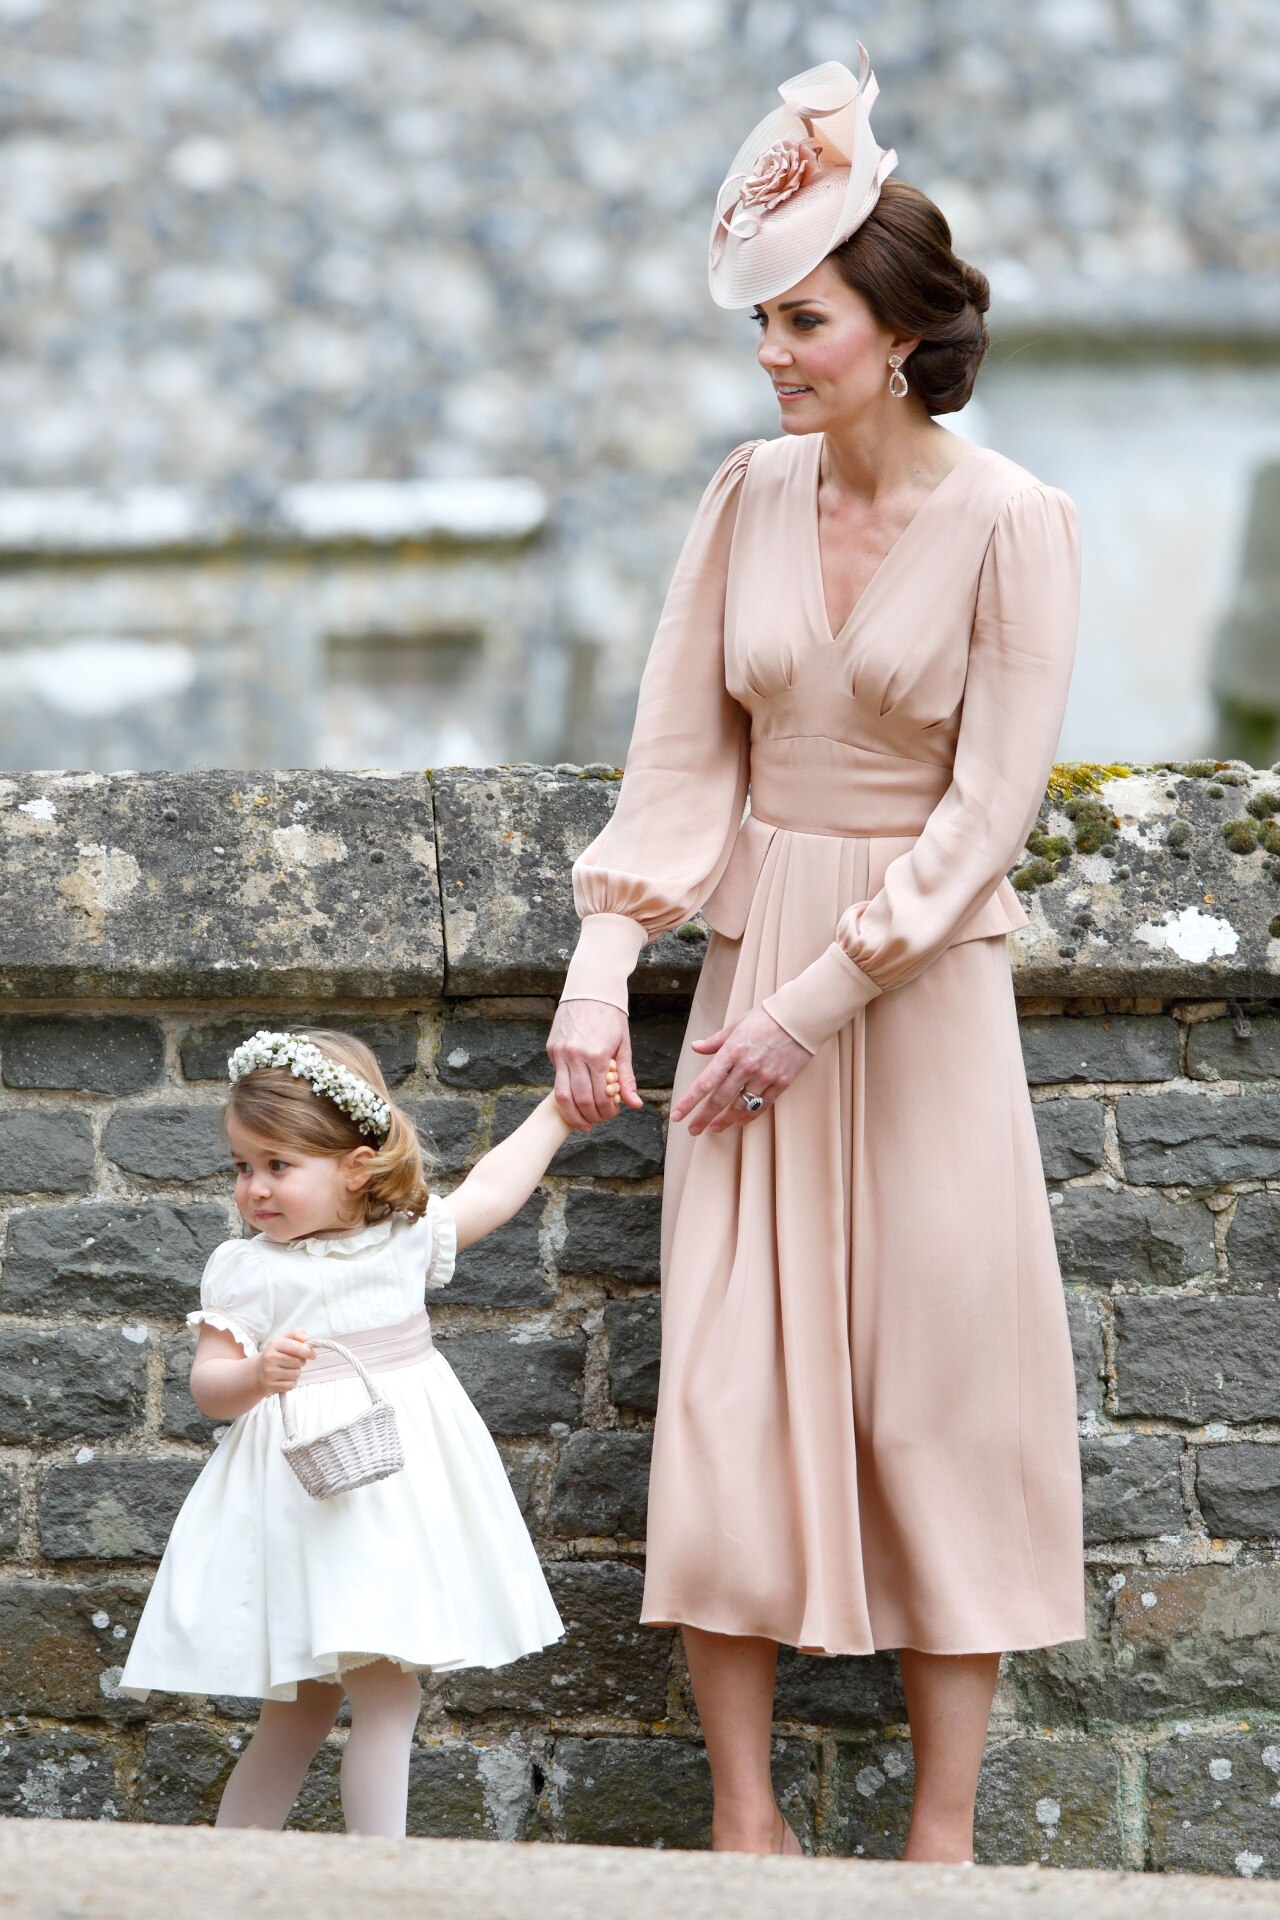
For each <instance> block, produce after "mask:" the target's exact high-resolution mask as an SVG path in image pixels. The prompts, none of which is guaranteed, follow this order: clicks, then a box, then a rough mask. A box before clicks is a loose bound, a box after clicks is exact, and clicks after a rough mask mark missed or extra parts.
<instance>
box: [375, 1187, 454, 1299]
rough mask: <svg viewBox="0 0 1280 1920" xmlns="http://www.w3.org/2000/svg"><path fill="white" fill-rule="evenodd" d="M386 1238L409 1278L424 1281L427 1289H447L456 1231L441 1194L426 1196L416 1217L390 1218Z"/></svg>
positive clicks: (395, 1216)
mask: <svg viewBox="0 0 1280 1920" xmlns="http://www.w3.org/2000/svg"><path fill="white" fill-rule="evenodd" d="M388 1237H389V1240H390V1243H391V1245H392V1246H393V1247H394V1248H395V1250H396V1253H397V1256H398V1257H399V1258H400V1259H401V1260H402V1262H406V1263H407V1267H408V1272H409V1277H410V1278H412V1279H413V1280H415V1281H416V1280H419V1279H425V1282H426V1285H427V1286H428V1287H443V1286H447V1284H448V1282H449V1281H450V1280H451V1279H452V1277H453V1265H454V1261H455V1260H456V1258H457V1254H458V1229H457V1226H456V1224H455V1222H454V1218H453V1212H452V1209H451V1208H450V1206H449V1202H448V1201H447V1200H446V1199H445V1198H444V1196H443V1194H439V1193H430V1194H428V1196H427V1204H426V1206H425V1207H424V1208H423V1209H422V1212H421V1213H419V1214H415V1215H412V1216H410V1215H409V1214H404V1213H397V1214H393V1215H392V1216H391V1222H390V1232H389V1236H388Z"/></svg>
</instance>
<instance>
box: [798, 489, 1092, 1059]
mask: <svg viewBox="0 0 1280 1920" xmlns="http://www.w3.org/2000/svg"><path fill="white" fill-rule="evenodd" d="M1079 550H1080V549H1079V527H1078V523H1077V519H1076V512H1075V508H1074V506H1073V504H1072V502H1071V500H1070V499H1069V497H1068V496H1067V495H1066V494H1065V493H1062V492H1060V491H1059V490H1058V489H1057V488H1055V487H1044V486H1038V485H1037V486H1032V487H1028V488H1026V489H1025V490H1024V491H1022V492H1020V493H1016V494H1014V495H1013V496H1012V497H1011V498H1010V499H1009V500H1008V501H1006V503H1005V505H1004V507H1003V509H1002V511H1001V513H1000V517H999V519H998V521H997V522H996V525H995V528H994V531H993V533H992V537H991V540H990V543H989V545H988V547H987V551H986V554H985V556H984V559H983V564H982V572H981V576H980V579H979V582H978V591H977V600H976V605H975V611H974V623H973V634H972V639H971V643H970V650H969V664H968V669H967V673H966V678H965V688H964V703H963V706H962V708H961V715H960V730H959V735H958V738H957V741H956V755H955V763H954V766H953V769H952V779H951V784H950V786H949V787H948V789H947V791H946V793H944V795H943V796H942V799H941V800H940V801H939V802H938V804H937V806H936V807H935V808H934V810H933V812H932V814H931V815H930V816H929V819H928V820H927V821H926V823H925V826H924V830H923V832H922V833H921V834H920V836H919V838H918V839H917V840H916V841H915V842H914V844H913V845H912V846H911V847H910V848H909V849H908V850H907V851H906V852H905V853H903V854H900V855H899V857H898V858H897V859H896V860H894V861H892V862H891V863H890V865H889V866H888V868H887V869H886V872H885V876H884V882H883V884H882V886H881V887H880V889H879V891H878V892H877V893H875V894H874V895H873V896H872V898H871V899H869V900H860V901H857V902H855V903H854V904H852V905H851V906H849V907H847V908H846V909H845V911H844V912H843V913H842V914H841V916H840V920H839V922H838V924H837V926H836V930H835V938H834V939H833V941H832V942H831V945H830V946H829V947H827V948H826V949H825V951H824V952H823V953H821V954H820V955H819V956H818V958H817V959H816V960H815V961H813V962H812V964H811V965H810V966H808V967H806V968H805V969H804V971H803V972H802V973H799V974H797V975H796V976H795V978H794V979H791V980H788V981H786V982H784V984H783V985H782V986H781V987H779V988H777V990H776V991H775V992H774V993H772V994H770V995H769V996H768V997H767V998H766V999H765V1000H764V1001H762V1003H761V1004H762V1005H763V1006H764V1008H765V1009H766V1011H767V1012H769V1013H771V1014H772V1015H773V1017H774V1019H775V1020H777V1021H778V1022H779V1024H780V1025H781V1026H783V1027H785V1028H786V1030H787V1032H788V1033H790V1034H791V1035H792V1037H793V1038H794V1039H796V1040H798V1041H799V1042H800V1043H801V1045H802V1046H805V1047H807V1048H808V1049H809V1050H810V1052H814V1053H816V1052H817V1050H818V1048H819V1047H820V1046H821V1045H822V1043H823V1042H824V1041H825V1040H827V1039H829V1038H830V1037H831V1035H832V1034H834V1033H836V1032H837V1031H838V1030H839V1028H840V1027H842V1026H843V1025H844V1024H845V1022H846V1021H848V1020H851V1019H852V1018H853V1016H854V1015H855V1014H856V1013H857V1012H858V1011H859V1010H860V1008H862V1007H864V1006H865V1005H866V1004H867V1002H868V1001H870V1000H873V999H874V998H875V997H876V995H877V994H880V993H886V992H889V991H891V990H892V989H893V988H894V987H900V986H903V985H905V984H906V982H907V981H909V980H911V979H913V978H914V977H915V976H916V975H917V974H918V973H920V972H921V971H922V970H923V969H924V968H925V967H927V966H928V965H929V963H930V962H931V961H932V960H935V959H936V958H937V956H938V955H939V954H940V953H941V952H942V951H943V949H944V948H945V947H946V946H947V945H948V944H949V942H950V941H951V940H952V938H953V937H954V935H955V934H956V933H957V932H959V930H960V929H961V928H962V927H963V926H964V923H965V922H966V921H967V920H968V919H969V918H970V917H971V915H972V914H973V913H974V912H975V911H976V910H977V908H978V907H980V906H981V905H982V904H983V902H984V901H986V900H987V899H988V898H989V897H990V895H991V894H992V893H993V892H994V891H995V889H996V887H997V886H998V885H999V883H1000V881H1001V879H1002V878H1003V877H1004V875H1005V874H1006V873H1007V872H1008V870H1009V868H1010V867H1011V866H1012V865H1013V863H1014V861H1015V859H1016V858H1017V856H1018V853H1019V851H1020V850H1021V848H1022V846H1023V844H1024V843H1025V841H1026V837H1027V835H1028V833H1029V832H1030V831H1031V827H1032V825H1033V824H1034V822H1035V818H1036V814H1037V812H1038V811H1039V807H1040V803H1041V801H1042V800H1043V798H1044V791H1045V785H1046V783H1047V781H1048V778H1049V774H1050V771H1051V770H1052V767H1053V757H1054V753H1055V751H1056V749H1057V744H1058V734H1059V731H1060V729H1061V726H1062V715H1063V710H1064V708H1065V705H1066V698H1067V688H1068V684H1069V682H1070V678H1071V666H1072V661H1073V658H1074V654H1075V641H1076V622H1077V616H1078V610H1079V573H1080V566H1079Z"/></svg>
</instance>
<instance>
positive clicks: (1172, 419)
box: [0, 0, 1280, 769]
mask: <svg viewBox="0 0 1280 1920" xmlns="http://www.w3.org/2000/svg"><path fill="white" fill-rule="evenodd" d="M1270 14H1271V7H1270V0H1194V4H1193V0H1027V4H1024V5H1020V6H1016V7H1014V6H1009V5H1008V4H1005V3H1004V0H860V3H859V4H857V5H852V4H849V3H848V0H827V3H826V4H823V5H820V6H815V7H810V8H805V7H797V6H794V5H784V4H780V0H645V4H643V5H640V4H626V3H625V0H624V3H623V4H615V5H612V6H600V5H597V4H593V0H518V3H517V0H449V4H447V5H446V4H443V3H442V0H359V3H358V4H357V0H329V3H328V4H313V5H310V6H306V7H304V6H302V5H299V4H295V0H183V4H182V5H180V6H179V5H172V4H160V5H156V4H155V3H154V0H147V3H146V4H144V0H0V180H2V182H3V192H0V417H2V418H3V420H4V432H3V434H2V435H0V671H2V672H3V676H4V677H3V686H4V698H3V700H2V701H0V764H3V765H6V766H8V767H12V768H18V767H24V766H40V765H45V766H48V765H50V764H57V765H81V766H86V765H87V766H93V767H97V768H102V769H112V768H117V767H124V766H134V767H152V766H171V767H186V766H199V765H206V764H223V765H233V766H234V765H255V764H256V765H264V764H266V765H270V764H276V765H282V764H307V763H322V764H335V765H367V764H380V765H384V766H388V767H407V766H416V765H432V764H442V763H444V762H448V761H455V760H495V759H498V760H504V759H505V760H514V759H520V758H528V759H552V760H554V759H557V758H561V757H573V758H577V759H585V760H597V759H601V758H609V759H616V758H619V757H620V756H621V754H622V752H623V751H624V749H625V744H626V738H627V733H628V730H629V725H630V719H631V714H632V709H633V702H634V695H635V686H636V682H637V679H638V675H639V671H640V667H641V665H642V662H643V659H644V655H645V651H646V649H647V646H648V643H649V639H650V636H651V633H652V629H653V623H654V619H655V617H656V613H657V610H658V607H659V605H660V601H661V596H662V592H663V589H664V586H665V582H666V578H667V575H668V572H669V569H670V566H671V563H672V560H673V558H674V555H675V552H676V549H677V547H678V544H679V541H680V538H681V536H682V533H683V531H684V528H685V526H686V525H687V522H688V519H689V515H690V512H691V510H692V507H693V504H694V502H695V500H696V498H697V495H698V492H699V491H700V489H701V487H702V485H703V483H704V482H705V479H706V478H707V476H708V474H709V473H710V471H711V470H712V468H713V467H714V465H715V464H716V463H717V461H718V460H719V459H720V458H721V457H722V456H723V454H724V453H725V452H726V451H727V450H728V448H729V447H731V446H732V445H734V444H735V443H736V442H737V441H738V440H741V439H744V438H747V437H749V436H752V435H756V434H771V433H774V432H776V431H777V426H776V420H775V410H774V407H773V405H772V403H771V401H770V396H769V394H768V391H767V388H766V386H765V383H764V381H763V379H762V377H761V375H760V374H759V371H758V370H757V368H756V366H755V363H754V359H753V329H752V325H751V322H750V320H749V318H748V317H747V316H746V315H745V314H725V313H722V312H720V311H719V310H718V309H716V308H715V307H714V306H713V305H712V304H711V302H710V300H709V298H708V296H707V294H706V291H705V274H704V259H705V244H706V229H707V225H708V219H709V206H710V202H711V197H712V195H713V193H714V190H715V187H716V185H717V184H718V182H719V179H720V176H721V173H722V171H723V168H724V166H725V165H726V163H727V161H728V159H729V157H730V156H731V155H732V153H733V151H734V149H735V147H736V145H737V144H738V141H739V140H740V138H741V137H742V134H743V132H744V131H745V129H746V128H747V127H749V126H750V125H751V124H752V123H753V121H754V120H755V119H756V118H757V117H759V115H760V114H762V113H763V112H764V111H765V110H766V109H767V107H768V105H769V102H770V99H771V97H772V89H773V88H774V87H775V86H776V84H777V82H778V81H779V80H780V79H782V78H784V77H785V76H786V75H788V74H790V73H792V72H795V71H796V70H798V69H799V68H801V67H804V66H806V65H808V64H811V63H812V62H813V61H815V60H819V59H825V58H828V57H832V56H835V57H840V58H845V59H849V60H852V59H854V57H855V56H854V40H855V37H860V38H862V39H863V40H864V41H865V42H866V44H867V46H868V48H869V49H870V52H871V55H872V59H873V62H874V65H875V68H876V72H877V76H878V78H879V80H880V85H881V98H880V101H879V103H878V105H877V108H876V116H875V118H876V129H877V134H878V136H879V138H880V139H881V141H882V142H883V143H884V144H886V145H887V144H892V145H894V146H896V147H897V149H898V152H899V155H900V168H899V172H900V176H901V177H902V178H904V179H907V180H911V181H913V182H914V183H916V184H917V185H919V186H920V187H922V188H924V189H925V190H926V191H927V192H929V193H931V194H932V195H933V196H934V197H935V198H936V199H937V200H938V201H939V203H940V204H941V206H942V207H943V210H944V211H945V212H946V213H947V215H948V217H949V218H950V220H951V222H952V225H953V229H954V232H955V236H956V241H957V245H958V246H959V248H960V250H961V251H962V252H963V253H965V254H966V255H967V256H968V257H969V258H970V259H972V260H974V261H975V262H977V263H978V264H979V265H981V266H982V267H983V268H984V269H985V270H986V271H987V272H988V274H989V275H990V278H991V281H992V285H993V294H994V300H993V309H992V314H991V323H992V332H993V339H994V345H993V350H992V353H991V355H990V358H989V361H988V364H987V367H986V368H985V369H984V372H983V375H982V378H981V380H980V383H979V388H978V394H977V396H976V398H975V400H974V402H973V403H972V404H971V406H970V407H969V408H968V409H967V410H966V412H965V414H964V415H962V416H959V417H958V418H957V419H956V421H955V422H954V424H955V425H956V426H957V428H958V430H959V431H961V432H963V433H965V434H967V435H969V436H970V437H972V438H975V439H977V440H980V441H983V442H985V443H986V444H989V445H993V446H997V447H1000V448H1001V449H1002V450H1004V451H1006V452H1007V453H1009V454H1010V455H1012V456H1013V457H1014V458H1016V459H1019V460H1022V461H1024V462H1025V463H1026V464H1027V465H1029V466H1030V467H1032V468H1033V469H1034V470H1035V471H1037V472H1038V473H1039V474H1041V475H1042V477H1044V478H1045V479H1047V480H1050V481H1052V482H1054V483H1055V484H1058V485H1062V486H1064V487H1066V488H1067V489H1068V490H1069V491H1070V492H1071V493H1072V494H1073V495H1074V496H1075V498H1076V500H1077V502H1078V503H1079V506H1080V510H1081V515H1082V519H1083V522H1084V530H1085V540H1086V554H1087V575H1086V591H1085V608H1084V621H1083V629H1082V642H1081V650H1080V660H1079V667H1078V671H1077V675H1076V681H1075V686H1074V690H1073V697H1072V706H1071V709H1070V711H1069V714H1068V720H1067V726H1066V729H1065V732H1064V737H1063V751H1064V753H1065V754H1068V755H1073V756H1086V757H1093V758H1112V757H1116V758H1124V759H1132V758H1142V757H1144V756H1146V755H1152V756H1154V755H1159V754H1194V753H1197V752H1204V751H1208V750H1210V749H1211V748H1213V747H1214V746H1217V745H1220V744H1222V743H1223V741H1224V739H1225V737H1226V735H1225V733H1224V731H1223V728H1224V724H1225V723H1224V722H1223V721H1222V720H1220V719H1219V717H1218V715H1217V713H1216V712H1215V706H1214V699H1213V685H1212V684H1211V678H1212V681H1213V682H1216V683H1217V684H1218V685H1219V686H1220V688H1221V689H1222V691H1223V707H1224V712H1225V711H1226V710H1227V709H1230V711H1231V713H1236V712H1237V710H1243V711H1246V712H1249V713H1252V712H1253V707H1252V706H1251V704H1250V702H1251V699H1252V694H1251V688H1252V686H1253V682H1254V680H1255V679H1256V678H1258V677H1259V675H1260V677H1261V678H1262V679H1266V680H1269V681H1275V680H1278V679H1280V675H1278V674H1277V673H1276V672H1275V670H1274V668H1273V669H1272V670H1271V672H1270V673H1269V674H1268V673H1267V672H1266V663H1267V662H1268V661H1269V660H1274V659H1275V657H1276V655H1277V654H1280V608H1277V607H1276V606H1275V605H1274V604H1272V603H1271V602H1268V601H1267V598H1266V596H1267V593H1268V591H1273V589H1269V588H1268V587H1267V586H1266V582H1265V580H1264V581H1263V582H1262V584H1261V585H1259V583H1258V580H1257V579H1256V578H1251V577H1250V576H1249V573H1248V568H1247V567H1246V555H1245V527H1246V522H1247V520H1248V519H1249V515H1250V513H1251V512H1252V513H1253V516H1254V528H1255V530H1252V531H1251V532H1250V539H1249V547H1250V551H1251V552H1253V553H1257V552H1258V551H1265V549H1266V546H1267V539H1268V536H1267V524H1266V515H1267V514H1268V513H1274V511H1275V508H1274V506H1273V505H1272V506H1269V505H1268V501H1271V502H1274V501H1275V497H1276V489H1275V488H1274V486H1273V487H1272V488H1271V489H1270V491H1268V490H1267V488H1266V486H1265V485H1263V486H1262V487H1261V491H1260V492H1259V491H1257V489H1256V487H1255V482H1256V481H1257V477H1258V476H1259V475H1260V474H1261V473H1262V471H1263V469H1264V468H1265V467H1266V466H1267V465H1268V464H1269V463H1273V462H1274V461H1275V460H1277V458H1280V318H1278V316H1280V300H1278V299H1277V294H1278V292H1280V229H1278V227H1277V221H1276V215H1275V208H1276V205H1277V204H1278V203H1280V110H1278V109H1280V37H1278V36H1277V35H1276V34H1275V32H1274V30H1273V28H1274V22H1273V20H1272V19H1271V18H1270ZM1259 515H1261V516H1262V532H1261V534H1259V533H1258V532H1257V531H1256V526H1257V524H1258V516H1259ZM1259 540H1261V543H1262V545H1261V547H1259ZM1255 574H1256V568H1255ZM1260 606H1261V612H1260V611H1259V607H1260ZM1242 607H1243V608H1245V609H1246V613H1242V611H1241V609H1242ZM1268 609H1269V610H1268ZM1269 622H1270V623H1271V624H1270V625H1269V624H1268V623H1269ZM1242 634H1243V635H1244V641H1243V642H1239V641H1238V638H1236V637H1233V636H1237V637H1238V636H1240V635H1242ZM1215 635H1216V636H1218V639H1217V642H1216V645H1217V650H1218V663H1217V664H1216V665H1215V666H1214V668H1213V674H1212V676H1211V671H1210V660H1211V655H1212V653H1213V650H1214V647H1215ZM1269 636H1270V637H1269ZM1242 653H1244V654H1247V656H1248V658H1247V659H1246V660H1245V661H1244V664H1243V665H1242V664H1241V660H1240V657H1239V656H1240V655H1241V654H1242ZM1259 660H1261V661H1262V663H1263V667H1262V669H1259V668H1258V667H1257V665H1256V663H1257V662H1258V661H1259ZM1250 662H1253V663H1254V664H1250ZM1242 676H1243V682H1244V685H1243V691H1242V685H1241V681H1242ZM1273 698H1274V699H1275V701H1276V703H1277V705H1280V693H1278V694H1273V693H1272V691H1271V689H1270V686H1268V687H1267V689H1265V693H1264V696H1263V697H1262V705H1263V709H1265V703H1266V700H1267V699H1273ZM1228 719H1230V715H1228ZM1264 720H1265V711H1264ZM1231 724H1232V725H1235V724H1236V722H1235V721H1234V720H1232V721H1231ZM1254 737H1256V734H1255V736H1254ZM1277 750H1278V751H1280V749H1277Z"/></svg>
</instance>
